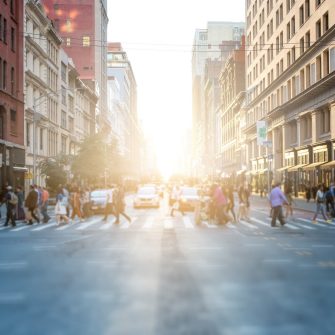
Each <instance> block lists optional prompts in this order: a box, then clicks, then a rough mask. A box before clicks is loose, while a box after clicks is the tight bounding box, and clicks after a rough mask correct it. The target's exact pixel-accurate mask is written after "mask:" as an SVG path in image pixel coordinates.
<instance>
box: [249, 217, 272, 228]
mask: <svg viewBox="0 0 335 335" xmlns="http://www.w3.org/2000/svg"><path fill="white" fill-rule="evenodd" d="M250 219H251V221H255V222H257V223H259V224H261V225H262V226H265V227H269V226H270V224H269V223H267V222H264V221H261V220H258V219H256V218H254V217H251V218H250ZM268 219H270V218H268Z"/></svg>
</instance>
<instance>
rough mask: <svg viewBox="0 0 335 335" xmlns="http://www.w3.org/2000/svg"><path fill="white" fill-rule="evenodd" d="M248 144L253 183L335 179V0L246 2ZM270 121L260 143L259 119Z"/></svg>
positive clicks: (297, 185)
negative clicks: (257, 127) (281, 180)
mask: <svg viewBox="0 0 335 335" xmlns="http://www.w3.org/2000/svg"><path fill="white" fill-rule="evenodd" d="M246 15H247V45H248V46H249V47H248V51H247V55H246V57H247V77H246V87H247V106H246V108H247V112H246V113H247V115H246V128H245V135H246V143H247V160H248V168H249V170H250V172H251V174H252V182H253V185H254V186H255V187H256V188H259V185H260V183H261V182H260V181H261V179H262V178H264V177H262V176H264V175H266V174H270V177H271V178H275V179H284V180H286V181H287V182H289V181H290V182H292V183H293V184H294V190H295V192H296V193H298V192H302V191H304V186H305V185H306V184H308V183H310V184H313V185H314V184H317V183H319V182H324V183H326V184H329V183H330V181H331V180H332V179H333V177H334V167H335V163H334V162H335V156H334V149H335V146H334V141H335V104H334V102H335V86H334V80H335V72H334V70H335V48H334V46H333V44H334V42H333V41H334V38H335V25H334V23H335V7H334V1H332V0H295V1H294V0H291V1H289V0H281V1H275V0H264V1H256V0H255V1H252V0H247V1H246ZM258 120H261V121H265V122H266V125H267V143H271V144H272V146H271V147H269V148H267V147H265V146H264V145H263V146H262V145H257V134H256V121H258Z"/></svg>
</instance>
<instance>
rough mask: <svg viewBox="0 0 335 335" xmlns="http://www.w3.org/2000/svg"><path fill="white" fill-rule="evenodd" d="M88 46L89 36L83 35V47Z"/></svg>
mask: <svg viewBox="0 0 335 335" xmlns="http://www.w3.org/2000/svg"><path fill="white" fill-rule="evenodd" d="M89 46H90V37H89V36H83V47H89Z"/></svg>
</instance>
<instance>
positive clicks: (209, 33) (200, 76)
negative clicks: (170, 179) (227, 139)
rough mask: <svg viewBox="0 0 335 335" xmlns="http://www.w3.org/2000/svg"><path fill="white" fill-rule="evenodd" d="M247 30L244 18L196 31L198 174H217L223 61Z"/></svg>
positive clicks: (194, 92) (194, 109)
mask: <svg viewBox="0 0 335 335" xmlns="http://www.w3.org/2000/svg"><path fill="white" fill-rule="evenodd" d="M243 34H244V23H243V22H208V23H207V29H197V30H196V31H195V35H194V40H193V50H192V130H193V134H192V138H193V159H192V161H193V167H192V173H193V175H194V176H196V177H203V176H208V175H213V171H215V168H214V169H213V165H215V156H214V152H215V151H216V150H217V149H216V148H215V143H216V141H215V137H216V134H215V133H214V131H215V127H214V124H215V113H216V111H215V109H216V108H217V107H218V105H219V104H220V95H219V94H217V93H216V92H218V90H219V83H218V76H219V73H220V70H221V67H220V65H219V63H221V66H222V64H223V63H224V61H225V59H226V57H227V56H228V55H229V52H230V51H231V50H232V49H234V48H235V46H236V43H237V42H238V41H240V39H241V36H242V35H243ZM206 99H207V100H206ZM213 99H214V100H213ZM213 146H214V148H213ZM208 162H210V163H208ZM215 172H216V171H215Z"/></svg>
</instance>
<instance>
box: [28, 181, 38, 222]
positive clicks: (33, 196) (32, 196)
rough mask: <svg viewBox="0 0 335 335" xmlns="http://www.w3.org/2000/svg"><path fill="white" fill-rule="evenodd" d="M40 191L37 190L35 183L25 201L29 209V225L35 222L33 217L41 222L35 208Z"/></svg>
mask: <svg viewBox="0 0 335 335" xmlns="http://www.w3.org/2000/svg"><path fill="white" fill-rule="evenodd" d="M37 202H38V193H37V192H36V190H35V187H34V185H31V186H30V188H29V193H28V196H27V198H26V201H25V206H26V207H27V209H28V225H32V224H33V218H34V219H35V220H36V221H37V223H40V219H39V218H38V217H37V216H36V215H35V210H36V208H37Z"/></svg>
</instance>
